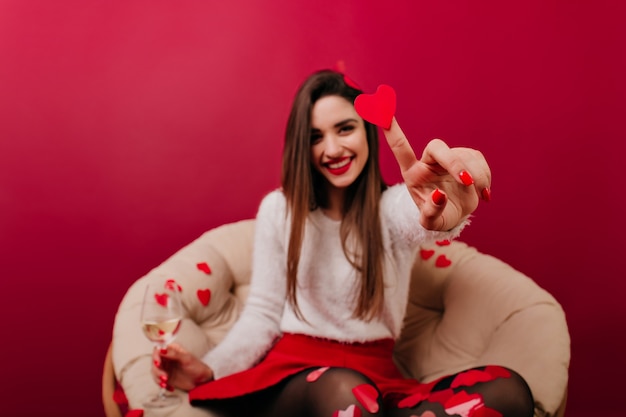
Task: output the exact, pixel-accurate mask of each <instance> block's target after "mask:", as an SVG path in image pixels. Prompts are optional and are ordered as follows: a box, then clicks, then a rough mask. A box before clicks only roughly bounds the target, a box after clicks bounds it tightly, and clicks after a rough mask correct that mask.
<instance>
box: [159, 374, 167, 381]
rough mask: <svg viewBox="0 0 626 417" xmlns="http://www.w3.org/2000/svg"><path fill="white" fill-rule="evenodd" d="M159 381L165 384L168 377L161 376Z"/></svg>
mask: <svg viewBox="0 0 626 417" xmlns="http://www.w3.org/2000/svg"><path fill="white" fill-rule="evenodd" d="M159 379H160V380H161V381H163V382H165V381H167V375H159Z"/></svg>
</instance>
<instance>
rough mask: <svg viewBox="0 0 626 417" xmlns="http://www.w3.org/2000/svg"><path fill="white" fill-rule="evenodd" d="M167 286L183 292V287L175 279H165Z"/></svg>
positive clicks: (169, 288)
mask: <svg viewBox="0 0 626 417" xmlns="http://www.w3.org/2000/svg"><path fill="white" fill-rule="evenodd" d="M165 288H167V289H168V290H172V291H178V292H181V291H182V290H183V287H181V286H180V285H179V284H178V283H177V282H176V280H174V279H168V280H167V281H165Z"/></svg>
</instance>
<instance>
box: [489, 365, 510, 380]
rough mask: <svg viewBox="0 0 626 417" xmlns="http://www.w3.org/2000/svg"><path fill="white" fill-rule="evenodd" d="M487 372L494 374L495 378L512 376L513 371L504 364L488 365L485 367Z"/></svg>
mask: <svg viewBox="0 0 626 417" xmlns="http://www.w3.org/2000/svg"><path fill="white" fill-rule="evenodd" d="M485 372H488V373H489V375H491V376H493V377H494V378H510V377H511V373H510V372H509V370H508V369H506V368H503V367H502V366H493V365H490V366H486V367H485Z"/></svg>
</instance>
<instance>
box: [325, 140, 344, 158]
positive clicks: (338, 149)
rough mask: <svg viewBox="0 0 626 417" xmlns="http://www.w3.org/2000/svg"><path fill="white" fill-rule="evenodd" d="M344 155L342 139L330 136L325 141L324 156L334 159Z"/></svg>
mask: <svg viewBox="0 0 626 417" xmlns="http://www.w3.org/2000/svg"><path fill="white" fill-rule="evenodd" d="M342 153H343V147H342V146H341V139H340V138H339V137H338V136H336V135H328V136H327V137H326V140H325V141H324V154H326V156H327V157H328V158H330V159H333V158H337V157H339V156H341V154H342Z"/></svg>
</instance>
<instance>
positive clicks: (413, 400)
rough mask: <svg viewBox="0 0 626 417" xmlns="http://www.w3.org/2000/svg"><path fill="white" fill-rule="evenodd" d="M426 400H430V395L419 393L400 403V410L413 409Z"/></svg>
mask: <svg viewBox="0 0 626 417" xmlns="http://www.w3.org/2000/svg"><path fill="white" fill-rule="evenodd" d="M426 398H428V393H426V392H418V393H415V394H412V395H409V396H408V397H406V398H403V399H402V400H401V401H400V402H399V403H398V408H413V407H415V406H416V405H418V404H419V403H421V402H422V401H424V400H425V399H426Z"/></svg>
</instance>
